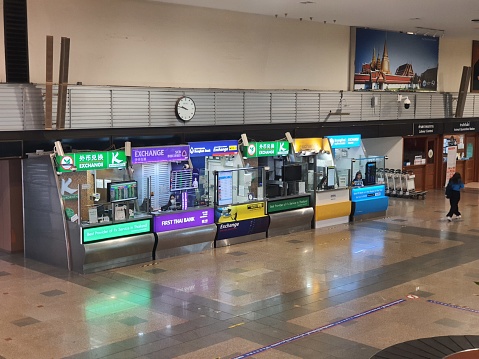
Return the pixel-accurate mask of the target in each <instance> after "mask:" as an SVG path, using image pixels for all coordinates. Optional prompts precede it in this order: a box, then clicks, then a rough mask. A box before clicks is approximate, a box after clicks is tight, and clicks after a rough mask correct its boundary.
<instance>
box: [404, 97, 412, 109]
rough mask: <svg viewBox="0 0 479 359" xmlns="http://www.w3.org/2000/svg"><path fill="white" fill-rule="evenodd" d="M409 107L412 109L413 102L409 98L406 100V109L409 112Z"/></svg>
mask: <svg viewBox="0 0 479 359" xmlns="http://www.w3.org/2000/svg"><path fill="white" fill-rule="evenodd" d="M409 107H411V100H410V99H409V98H408V97H406V98H405V99H404V108H405V109H406V110H407V109H408V108H409Z"/></svg>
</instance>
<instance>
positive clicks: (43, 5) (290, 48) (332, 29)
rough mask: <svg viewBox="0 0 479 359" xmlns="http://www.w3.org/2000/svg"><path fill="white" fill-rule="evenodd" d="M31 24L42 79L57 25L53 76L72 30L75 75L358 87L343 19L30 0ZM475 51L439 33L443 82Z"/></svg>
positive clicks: (164, 83)
mask: <svg viewBox="0 0 479 359" xmlns="http://www.w3.org/2000/svg"><path fill="white" fill-rule="evenodd" d="M0 1H2V0H0ZM28 28H29V50H30V78H31V81H32V82H35V83H44V82H45V37H46V35H53V36H54V37H55V55H54V63H55V71H54V75H55V80H54V81H55V82H57V81H58V62H59V48H60V37H61V36H65V37H69V38H70V39H71V53H70V76H69V82H70V83H76V82H78V81H81V82H83V84H85V85H126V86H130V85H131V86H159V87H192V88H229V89H234V88H240V89H312V90H323V91H327V90H335V91H337V90H348V89H349V88H350V87H349V86H348V84H349V83H350V79H349V76H350V75H349V73H350V69H351V68H352V67H351V66H352V65H351V64H350V51H349V49H350V30H349V27H345V26H340V25H329V24H322V23H318V22H311V21H302V22H300V21H298V20H293V19H284V18H278V19H275V18H273V17H269V16H262V15H251V14H244V13H234V12H227V11H219V10H211V9H206V8H196V7H189V6H177V5H171V4H163V3H159V2H150V1H146V0H28ZM0 31H3V27H2V28H1V30H0ZM0 38H1V40H0V41H3V36H0ZM351 52H352V53H354V51H351ZM471 52H472V44H471V40H465V39H450V38H447V37H444V38H442V39H441V40H440V49H439V74H438V90H439V91H441V92H442V91H445V92H457V91H458V89H459V83H460V79H461V73H462V67H463V66H470V64H471ZM3 58H4V57H3V56H2V57H1V60H0V61H3ZM1 65H2V64H1V63H0V66H1ZM1 67H2V71H4V66H1ZM1 75H2V73H0V76H1Z"/></svg>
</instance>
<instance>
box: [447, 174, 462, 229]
mask: <svg viewBox="0 0 479 359" xmlns="http://www.w3.org/2000/svg"><path fill="white" fill-rule="evenodd" d="M447 185H448V187H449V186H450V190H449V191H448V197H449V203H450V204H451V209H450V210H449V212H448V213H447V215H446V218H447V220H448V221H449V222H451V221H452V216H453V215H454V214H455V215H456V218H461V212H459V201H460V200H461V189H462V188H464V183H462V180H461V175H460V174H459V173H458V172H456V173H454V175H453V176H452V177H451V178H450V179H449V183H448V184H447Z"/></svg>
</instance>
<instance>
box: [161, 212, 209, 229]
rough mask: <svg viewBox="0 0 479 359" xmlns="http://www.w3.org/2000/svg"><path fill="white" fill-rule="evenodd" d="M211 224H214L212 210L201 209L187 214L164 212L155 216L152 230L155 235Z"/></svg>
mask: <svg viewBox="0 0 479 359" xmlns="http://www.w3.org/2000/svg"><path fill="white" fill-rule="evenodd" d="M213 223H215V221H214V211H213V208H202V209H198V210H195V211H188V212H165V213H164V214H163V213H162V214H160V215H156V216H155V218H154V224H153V230H154V231H155V232H157V233H159V232H168V231H174V230H175V229H184V228H192V227H198V226H204V225H207V224H213Z"/></svg>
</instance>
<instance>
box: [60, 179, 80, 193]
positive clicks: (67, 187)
mask: <svg viewBox="0 0 479 359" xmlns="http://www.w3.org/2000/svg"><path fill="white" fill-rule="evenodd" d="M71 183H72V179H71V178H69V179H67V180H66V181H65V179H64V178H62V185H61V189H60V191H61V192H60V193H61V195H62V196H65V193H68V194H73V193H75V192H76V191H78V189H75V188H70V184H71Z"/></svg>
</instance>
